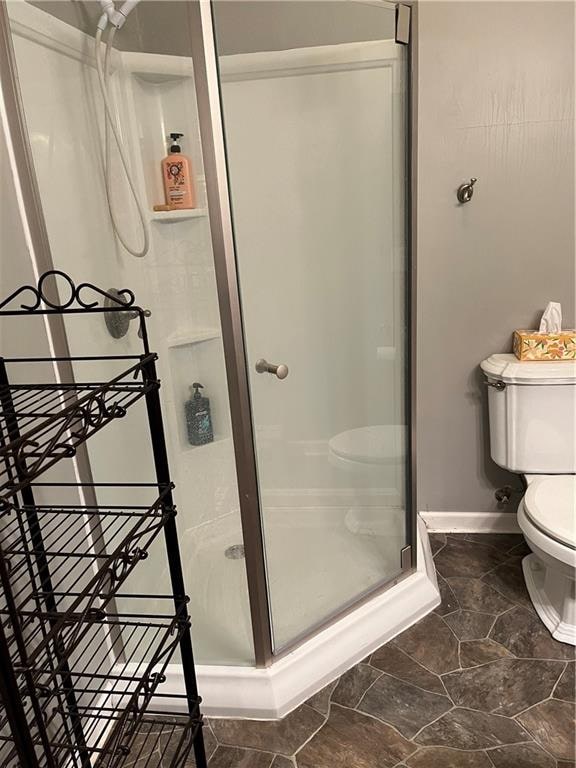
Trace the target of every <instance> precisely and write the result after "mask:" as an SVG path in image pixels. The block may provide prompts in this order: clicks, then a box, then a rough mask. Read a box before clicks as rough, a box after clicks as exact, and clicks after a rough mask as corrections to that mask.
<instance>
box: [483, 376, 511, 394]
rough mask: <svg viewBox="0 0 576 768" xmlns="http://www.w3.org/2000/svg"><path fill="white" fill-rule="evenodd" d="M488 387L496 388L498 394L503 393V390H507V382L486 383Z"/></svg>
mask: <svg viewBox="0 0 576 768" xmlns="http://www.w3.org/2000/svg"><path fill="white" fill-rule="evenodd" d="M484 383H485V384H486V386H487V387H494V389H497V390H498V392H502V390H503V389H506V382H505V381H500V380H499V379H498V381H485V382H484Z"/></svg>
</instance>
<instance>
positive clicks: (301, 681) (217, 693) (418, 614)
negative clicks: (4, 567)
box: [125, 520, 440, 720]
mask: <svg viewBox="0 0 576 768" xmlns="http://www.w3.org/2000/svg"><path fill="white" fill-rule="evenodd" d="M418 563H419V567H418V570H417V571H415V572H414V573H413V574H411V575H410V576H408V577H406V578H405V579H403V580H402V581H400V582H399V583H398V584H397V585H396V586H394V587H391V588H390V589H388V590H386V591H385V592H383V593H382V594H380V595H378V596H377V597H375V598H374V599H372V600H370V601H368V602H367V603H365V604H364V605H361V606H360V607H359V608H357V609H356V610H354V611H352V612H351V613H349V614H347V615H346V616H344V617H343V618H342V619H340V620H339V621H336V622H335V623H334V624H332V625H331V626H329V627H328V628H326V629H324V630H323V631H321V632H319V633H318V634H317V635H315V636H314V637H312V638H311V639H310V640H307V641H306V642H304V643H303V644H302V645H300V646H299V647H298V648H296V649H295V650H294V651H293V652H292V653H290V654H288V655H287V656H285V657H283V658H282V659H280V660H279V661H277V662H276V663H275V664H273V665H272V666H271V667H268V668H267V669H255V668H253V667H237V666H234V667H232V666H204V665H199V666H198V667H197V668H196V672H197V676H198V687H199V689H200V694H201V696H202V711H203V712H204V713H205V714H206V715H208V716H211V717H235V718H257V719H263V720H275V719H278V718H281V717H284V716H285V715H287V714H288V713H289V712H291V711H292V710H293V709H295V707H297V706H299V705H300V704H302V703H303V702H304V701H306V699H308V698H309V697H310V696H312V695H313V694H314V693H316V692H317V691H319V690H321V689H322V688H323V687H324V686H325V685H327V684H328V683H330V682H331V681H332V680H334V679H336V678H337V677H339V676H340V675H341V674H342V673H343V672H345V671H346V670H347V669H350V667H352V666H353V665H354V664H357V663H358V662H359V661H361V660H362V659H364V658H365V657H366V656H367V655H368V654H370V653H372V652H373V651H374V650H376V648H379V647H380V646H381V645H383V644H384V643H386V642H388V641H389V640H391V639H392V638H393V637H395V636H396V635H398V634H399V633H400V632H403V631H404V630H405V629H407V628H408V627H409V626H411V625H412V624H414V623H415V622H417V621H419V619H421V618H423V617H424V616H425V615H426V614H428V613H429V612H430V611H431V610H433V609H434V608H435V607H436V606H437V605H439V603H440V596H439V592H438V583H437V581H436V573H435V570H434V563H433V561H432V554H431V552H430V545H429V542H428V534H427V531H426V527H425V525H424V523H423V522H422V521H421V520H420V521H419V525H418ZM125 671H128V670H125ZM170 693H173V694H180V695H182V694H183V693H184V683H183V679H182V671H181V668H180V666H179V665H176V664H171V665H170V666H169V667H168V669H167V671H166V682H165V683H164V684H163V685H162V694H163V697H162V698H161V699H155V700H154V701H153V703H152V706H153V707H154V708H165V709H170V710H172V711H174V708H175V706H176V701H175V700H173V699H172V700H171V699H170V698H165V696H166V695H168V696H169V695H170Z"/></svg>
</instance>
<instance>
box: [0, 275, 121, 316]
mask: <svg viewBox="0 0 576 768" xmlns="http://www.w3.org/2000/svg"><path fill="white" fill-rule="evenodd" d="M50 278H54V280H56V278H62V279H63V280H64V281H65V282H66V283H67V285H68V290H69V294H70V295H69V296H68V298H67V299H66V300H64V301H59V302H55V301H53V300H51V299H50V298H48V296H46V294H45V283H46V281H47V280H49V279H50ZM87 291H91V292H92V293H94V294H96V295H97V297H98V298H96V300H95V301H94V300H92V301H90V300H88V297H86V296H85V294H86V292H87ZM22 294H31V295H32V297H33V300H32V301H31V302H30V303H28V304H26V303H21V304H20V307H19V309H20V310H24V311H25V312H36V311H38V310H40V311H45V310H44V309H43V307H42V304H44V306H45V307H46V308H47V309H48V310H54V311H56V312H65V311H66V310H70V309H76V310H78V309H85V310H87V311H89V310H93V309H104V305H103V304H100V303H99V301H100V299H102V298H104V299H108V300H109V301H111V302H113V303H112V305H111V306H108V307H106V310H107V311H110V310H112V311H114V310H115V309H116V308H117V309H126V308H128V307H132V306H134V302H135V301H136V297H135V296H134V294H133V293H132V291H131V290H130V289H128V288H123V289H122V290H119V291H118V293H117V294H116V295H113V294H111V293H108V291H104V290H102V288H98V286H96V285H92V283H80V284H79V285H75V283H74V281H73V280H72V278H70V277H69V276H68V275H67V274H66V273H65V272H62V271H61V270H59V269H51V270H49V271H48V272H44V274H43V275H41V276H40V278H39V280H38V285H37V286H36V287H35V286H33V285H22V286H21V287H20V288H18V290H17V291H14V293H12V294H10V296H8V297H7V298H6V299H4V301H2V302H0V312H1V311H2V310H4V308H5V307H8V306H9V305H10V304H12V302H14V301H15V300H16V299H17V298H18V297H19V296H21V295H22ZM75 303H76V305H77V306H76V307H74V306H73V305H74V304H75ZM115 305H118V306H117V307H116V306H115ZM6 311H8V310H6ZM12 311H15V310H12Z"/></svg>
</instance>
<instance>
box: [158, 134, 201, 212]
mask: <svg viewBox="0 0 576 768" xmlns="http://www.w3.org/2000/svg"><path fill="white" fill-rule="evenodd" d="M182 136H184V134H183V133H171V134H170V138H171V139H172V143H171V145H170V153H169V154H168V156H167V157H165V158H164V160H162V180H163V182H164V194H165V196H166V205H167V206H169V207H170V208H196V191H195V189H194V179H193V176H192V163H191V162H190V158H188V157H186V155H183V154H182V152H181V148H180V145H179V144H178V139H180V138H181V137H182Z"/></svg>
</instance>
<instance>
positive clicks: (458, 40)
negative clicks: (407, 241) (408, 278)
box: [417, 2, 575, 511]
mask: <svg viewBox="0 0 576 768" xmlns="http://www.w3.org/2000/svg"><path fill="white" fill-rule="evenodd" d="M418 89H419V100H418V101H419V104H418V109H419V128H418V152H419V171H418V184H419V188H418V206H419V218H418V235H417V247H418V296H417V302H418V316H419V320H418V361H419V370H418V384H417V386H418V392H419V395H418V409H417V417H418V439H419V445H418V457H419V460H418V488H419V507H420V509H429V510H454V511H467V510H471V511H490V510H495V509H496V503H495V501H494V498H493V490H494V488H495V487H498V486H500V485H503V484H506V483H511V484H513V485H515V486H516V487H518V488H519V487H520V482H519V478H517V477H515V476H513V475H508V474H507V473H506V472H504V471H502V470H499V469H498V468H497V467H496V466H495V465H494V464H493V463H492V462H491V460H490V455H489V448H488V443H487V440H488V428H487V419H486V410H487V409H486V393H485V392H484V388H483V385H482V383H481V378H480V376H479V373H478V363H479V362H480V361H481V360H482V359H483V358H485V357H487V356H488V355H490V354H491V353H493V352H506V351H510V348H511V347H510V342H511V334H512V331H513V330H514V329H515V328H530V327H534V326H535V324H536V323H537V321H538V319H539V313H540V311H541V310H542V309H543V308H544V306H545V305H546V303H547V302H548V300H555V301H561V302H562V305H563V308H564V315H565V318H566V323H567V324H568V327H570V326H571V327H574V320H575V318H574V303H575V302H574V294H575V264H574V124H573V114H574V113H573V109H574V6H573V4H572V3H566V2H497V3H489V2H438V3H437V2H424V3H422V5H421V7H420V47H419V77H418ZM470 176H476V177H478V184H477V187H476V192H475V195H474V199H473V200H472V202H470V203H469V204H467V205H465V206H462V207H459V206H458V205H457V202H456V197H455V191H456V188H457V187H458V185H459V184H460V183H461V182H463V181H465V180H467V179H469V178H470Z"/></svg>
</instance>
